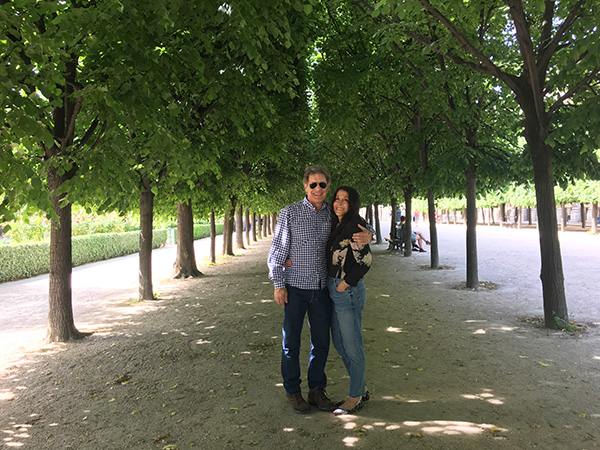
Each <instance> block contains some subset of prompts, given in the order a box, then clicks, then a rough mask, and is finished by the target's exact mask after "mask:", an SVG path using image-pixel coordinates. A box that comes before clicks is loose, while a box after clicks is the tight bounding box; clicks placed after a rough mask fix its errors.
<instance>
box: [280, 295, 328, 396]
mask: <svg viewBox="0 0 600 450" xmlns="http://www.w3.org/2000/svg"><path fill="white" fill-rule="evenodd" d="M286 288H287V292H288V302H287V303H286V304H285V306H284V308H283V350H282V352H281V376H282V377H283V387H284V388H285V392H286V393H287V394H289V395H296V394H300V393H301V389H300V383H301V381H302V380H301V379H300V340H301V339H300V338H301V335H302V325H303V324H304V317H305V316H306V315H307V314H308V326H309V328H310V345H311V347H310V358H309V361H308V375H307V376H308V388H309V389H310V390H313V389H321V388H325V387H326V386H327V375H325V364H326V363H327V355H328V354H329V331H330V329H331V299H330V298H329V292H328V291H327V289H319V290H309V289H298V288H295V287H292V286H286Z"/></svg>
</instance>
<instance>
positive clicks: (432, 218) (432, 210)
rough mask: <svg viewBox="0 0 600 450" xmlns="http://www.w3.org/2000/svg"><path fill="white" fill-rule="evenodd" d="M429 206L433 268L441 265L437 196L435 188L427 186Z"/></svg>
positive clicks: (431, 261)
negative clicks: (436, 208)
mask: <svg viewBox="0 0 600 450" xmlns="http://www.w3.org/2000/svg"><path fill="white" fill-rule="evenodd" d="M427 207H428V209H429V218H430V219H429V242H430V244H429V252H430V255H429V260H430V263H431V268H432V269H437V268H439V267H440V253H439V248H438V237H437V223H436V220H435V196H434V193H433V188H432V187H430V188H427Z"/></svg>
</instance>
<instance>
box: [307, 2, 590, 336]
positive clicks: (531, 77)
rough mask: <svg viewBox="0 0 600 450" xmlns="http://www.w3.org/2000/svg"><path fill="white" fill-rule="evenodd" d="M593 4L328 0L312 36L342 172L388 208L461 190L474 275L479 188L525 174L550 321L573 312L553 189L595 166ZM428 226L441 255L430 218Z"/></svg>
mask: <svg viewBox="0 0 600 450" xmlns="http://www.w3.org/2000/svg"><path fill="white" fill-rule="evenodd" d="M599 6H600V4H599V3H598V2H597V1H594V0H587V1H585V0H580V1H575V0H571V1H565V2H560V3H558V2H554V1H546V2H533V3H531V2H523V1H520V0H504V1H500V0H498V1H481V2H475V3H473V2H469V3H468V4H465V3H464V2H462V1H458V0H450V1H444V2H442V1H437V2H435V4H434V2H431V1H429V0H414V1H398V0H383V1H378V2H374V1H370V0H352V1H342V0H340V1H328V2H324V8H325V9H326V13H325V14H326V17H327V21H326V23H327V25H326V26H327V33H326V34H325V36H323V37H322V38H321V39H320V41H319V42H318V49H319V53H318V55H317V56H316V68H315V71H314V80H315V83H314V86H315V87H314V89H315V96H316V102H315V103H316V105H317V114H318V123H317V125H316V127H317V128H318V129H319V132H318V135H319V137H320V138H321V141H320V142H321V143H322V144H323V145H324V146H325V148H326V149H327V150H328V155H330V156H331V158H330V160H329V161H330V165H332V166H334V167H336V168H337V169H338V170H337V175H336V176H339V177H342V178H344V179H349V180H352V183H353V184H355V185H357V186H359V187H360V188H361V192H366V193H368V194H369V195H368V197H369V200H368V201H369V203H374V204H378V203H384V204H388V203H391V204H392V207H393V210H395V202H396V201H397V199H398V198H401V199H403V201H404V204H405V207H406V209H407V210H411V209H412V208H411V202H412V197H413V196H414V195H419V196H422V197H425V198H427V199H428V207H427V212H428V214H429V216H430V217H431V216H433V215H434V214H435V199H436V198H440V197H457V196H458V197H462V196H464V197H465V199H466V206H467V208H466V216H467V218H466V220H467V242H466V253H467V271H466V272H467V274H466V275H467V285H468V286H469V287H477V286H478V284H479V280H478V271H477V245H476V224H477V207H476V200H477V196H478V194H480V195H481V194H482V193H486V192H493V191H495V190H497V189H499V188H500V187H503V186H506V185H508V184H509V183H511V182H516V183H518V184H523V183H525V182H527V181H531V182H532V183H533V186H534V187H535V205H536V207H537V213H538V224H539V233H540V250H541V256H542V257H541V260H542V267H541V281H542V290H543V298H544V315H545V322H546V325H547V326H548V327H552V328H556V327H558V326H561V325H562V324H565V323H567V320H568V313H567V304H566V298H565V292H564V277H563V270H562V258H561V254H560V245H559V240H558V233H557V216H556V198H555V194H554V187H555V184H556V183H559V184H561V185H562V186H566V185H568V183H569V182H570V181H572V180H574V179H582V180H590V179H591V180H597V179H599V173H600V172H599V163H598V150H597V149H598V146H599V145H598V144H600V134H599V133H598V130H599V129H600V128H599V127H598V120H599V119H598V117H599V116H598V112H599V108H600V101H599V97H598V87H599V84H600V83H599V77H598V74H599V70H600V52H599V48H600V34H599V31H598V28H597V25H596V23H597V22H598V19H599V14H600V10H599V9H598V7H599ZM340 160H341V161H343V164H339V161H340ZM497 204H498V203H497ZM430 235H431V242H432V247H431V252H430V255H431V266H432V267H437V266H438V264H439V254H438V250H437V231H436V228H435V221H430ZM409 247H410V246H409ZM410 251H411V250H410V248H408V249H407V250H406V252H407V253H410Z"/></svg>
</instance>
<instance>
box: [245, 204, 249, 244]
mask: <svg viewBox="0 0 600 450" xmlns="http://www.w3.org/2000/svg"><path fill="white" fill-rule="evenodd" d="M244 228H245V230H246V243H247V244H248V247H250V210H249V209H248V208H246V211H245V214H244Z"/></svg>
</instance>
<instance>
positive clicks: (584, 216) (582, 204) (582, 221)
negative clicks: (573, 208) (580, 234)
mask: <svg viewBox="0 0 600 450" xmlns="http://www.w3.org/2000/svg"><path fill="white" fill-rule="evenodd" d="M579 211H580V213H581V228H585V219H586V211H585V203H580V204H579Z"/></svg>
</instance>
